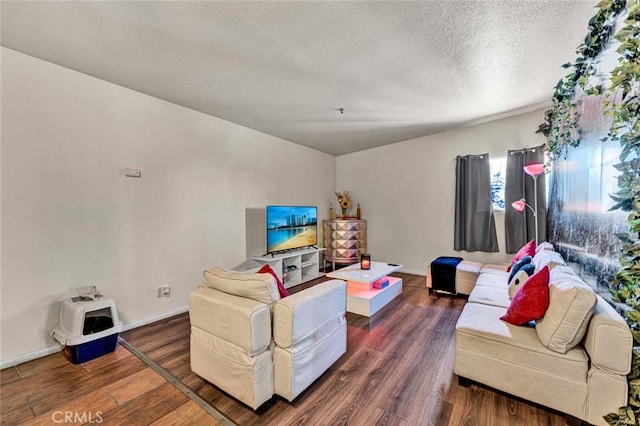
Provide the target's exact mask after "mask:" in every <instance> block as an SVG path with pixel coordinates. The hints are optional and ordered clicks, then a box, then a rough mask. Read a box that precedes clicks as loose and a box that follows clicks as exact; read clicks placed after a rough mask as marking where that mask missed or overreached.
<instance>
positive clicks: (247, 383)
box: [189, 267, 347, 410]
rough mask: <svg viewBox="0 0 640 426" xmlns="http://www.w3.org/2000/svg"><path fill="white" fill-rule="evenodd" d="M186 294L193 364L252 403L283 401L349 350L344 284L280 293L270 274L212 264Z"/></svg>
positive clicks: (209, 378) (194, 368) (197, 370)
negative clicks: (272, 398) (234, 270)
mask: <svg viewBox="0 0 640 426" xmlns="http://www.w3.org/2000/svg"><path fill="white" fill-rule="evenodd" d="M204 277H205V282H204V283H203V284H202V285H200V286H199V287H198V288H197V289H195V290H194V291H193V292H192V293H191V294H190V295H189V318H190V321H191V370H192V371H193V372H194V373H196V374H197V375H199V376H201V377H202V378H204V379H206V380H207V381H209V382H211V383H213V384H214V385H216V386H217V387H219V388H220V389H222V390H223V391H225V392H227V393H229V394H231V395H232V396H233V397H235V398H237V399H238V400H240V401H242V402H243V403H245V404H246V405H248V406H250V407H251V408H253V409H254V410H255V409H257V408H258V407H259V406H260V405H262V404H263V403H264V402H266V401H267V400H269V399H270V398H271V397H272V396H273V395H274V393H275V394H278V395H280V396H282V397H284V398H286V399H287V400H289V401H292V400H293V399H294V398H296V397H297V396H298V395H299V394H300V393H301V392H302V391H303V390H305V389H306V388H307V387H308V386H309V385H310V384H311V383H313V382H314V381H315V380H316V379H317V378H318V377H320V375H322V373H324V372H325V371H326V370H327V369H328V368H329V367H330V366H331V365H332V364H333V363H334V362H335V361H336V360H337V359H338V358H340V356H341V355H342V354H344V353H345V352H346V350H347V325H346V320H345V310H346V284H345V282H344V281H341V280H331V281H327V282H323V283H321V284H318V285H315V286H313V287H311V288H308V289H306V290H303V291H300V292H298V293H295V294H292V295H290V296H287V297H285V298H282V299H281V298H280V295H279V293H278V290H277V286H276V283H275V280H274V278H273V277H272V276H271V275H270V274H257V273H237V272H232V271H227V270H224V269H222V268H219V267H214V268H210V269H208V270H206V271H205V272H204Z"/></svg>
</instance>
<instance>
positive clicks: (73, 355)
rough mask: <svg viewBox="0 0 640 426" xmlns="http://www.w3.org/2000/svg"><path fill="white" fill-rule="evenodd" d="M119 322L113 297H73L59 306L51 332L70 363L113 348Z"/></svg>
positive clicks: (101, 353) (114, 347)
mask: <svg viewBox="0 0 640 426" xmlns="http://www.w3.org/2000/svg"><path fill="white" fill-rule="evenodd" d="M120 331H122V322H121V321H120V319H119V318H118V310H117V309H116V304H115V302H114V301H113V299H104V298H96V299H90V298H85V297H74V298H72V299H71V300H65V301H64V302H63V303H62V308H61V309H60V323H59V324H58V325H56V326H55V327H54V329H53V331H52V332H51V335H52V336H53V337H54V339H56V340H57V341H58V342H60V343H61V344H63V345H64V349H63V352H64V355H65V356H66V358H67V359H68V360H69V361H70V362H72V363H73V364H80V363H83V362H86V361H89V360H92V359H94V358H98V357H100V356H102V355H105V354H107V353H109V352H113V351H114V350H115V349H116V344H117V343H118V333H119V332H120Z"/></svg>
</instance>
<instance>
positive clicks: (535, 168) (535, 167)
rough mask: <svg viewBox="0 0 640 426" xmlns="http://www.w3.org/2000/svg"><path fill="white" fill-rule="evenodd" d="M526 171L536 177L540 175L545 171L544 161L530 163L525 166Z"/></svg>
mask: <svg viewBox="0 0 640 426" xmlns="http://www.w3.org/2000/svg"><path fill="white" fill-rule="evenodd" d="M524 172H525V173H526V174H528V175H529V176H534V177H535V176H539V175H541V174H542V173H543V172H544V164H542V163H536V164H529V165H528V166H524ZM523 209H524V207H523Z"/></svg>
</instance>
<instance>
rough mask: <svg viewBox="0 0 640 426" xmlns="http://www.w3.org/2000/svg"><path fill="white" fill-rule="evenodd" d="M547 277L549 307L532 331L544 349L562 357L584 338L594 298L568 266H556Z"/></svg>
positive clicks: (595, 300)
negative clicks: (536, 334) (548, 279)
mask: <svg viewBox="0 0 640 426" xmlns="http://www.w3.org/2000/svg"><path fill="white" fill-rule="evenodd" d="M550 276H551V279H550V283H549V308H548V309H547V312H546V314H545V315H544V318H542V319H541V320H540V321H537V322H536V332H537V333H538V338H539V339H540V342H542V344H543V345H544V346H546V347H547V348H548V349H551V350H552V351H554V352H559V353H561V354H564V353H567V351H568V350H570V349H571V348H573V347H574V346H576V345H577V344H578V343H580V341H581V340H582V338H583V337H584V335H585V333H586V332H587V327H588V325H589V321H590V320H591V316H592V315H593V310H594V309H595V306H596V304H597V302H598V299H597V297H596V294H595V293H594V292H593V290H592V289H591V287H589V285H588V284H587V283H585V282H584V281H583V280H582V278H580V276H578V274H576V273H575V272H574V271H573V270H572V269H571V268H570V267H568V266H562V265H561V266H556V267H555V268H553V269H552V270H551V274H550Z"/></svg>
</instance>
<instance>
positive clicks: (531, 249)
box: [507, 240, 536, 271]
mask: <svg viewBox="0 0 640 426" xmlns="http://www.w3.org/2000/svg"><path fill="white" fill-rule="evenodd" d="M534 254H536V242H535V240H531V241H529V242H528V243H527V244H525V245H523V246H522V247H520V250H518V252H517V253H516V254H515V255H514V256H513V259H511V266H510V267H508V268H507V271H511V267H513V265H515V263H516V262H517V261H518V260H520V259H522V258H523V257H525V256H533V255H534Z"/></svg>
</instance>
